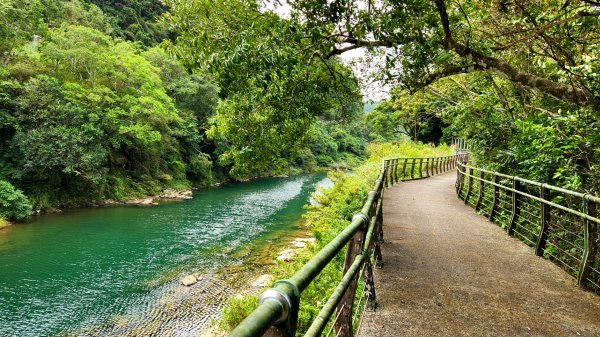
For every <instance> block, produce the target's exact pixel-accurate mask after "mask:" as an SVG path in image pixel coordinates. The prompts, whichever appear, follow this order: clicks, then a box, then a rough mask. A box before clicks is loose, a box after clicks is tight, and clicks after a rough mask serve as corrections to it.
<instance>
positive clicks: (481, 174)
mask: <svg viewBox="0 0 600 337" xmlns="http://www.w3.org/2000/svg"><path fill="white" fill-rule="evenodd" d="M479 178H480V179H481V180H479V195H478V196H477V203H475V210H476V211H479V208H480V207H481V201H482V200H483V194H484V192H485V190H484V189H485V183H484V182H483V180H484V179H485V172H483V171H479Z"/></svg>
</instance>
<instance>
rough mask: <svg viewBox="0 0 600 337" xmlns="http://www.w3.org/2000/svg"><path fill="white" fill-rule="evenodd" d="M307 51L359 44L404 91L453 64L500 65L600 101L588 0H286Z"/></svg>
mask: <svg viewBox="0 0 600 337" xmlns="http://www.w3.org/2000/svg"><path fill="white" fill-rule="evenodd" d="M290 3H291V6H292V8H293V11H292V18H293V20H294V21H295V22H298V23H302V28H301V29H298V30H296V31H294V32H293V35H301V36H303V37H305V38H306V39H307V40H310V41H311V42H312V47H311V48H310V49H311V50H310V53H318V54H319V55H330V56H331V55H338V54H340V53H343V52H345V51H349V50H352V49H357V48H367V49H368V50H369V51H373V52H374V53H373V54H374V55H377V56H379V57H380V59H381V62H379V64H380V65H381V67H380V71H379V72H376V73H375V75H374V76H376V77H378V78H379V79H382V80H387V81H389V82H391V83H394V84H396V85H400V86H402V87H403V88H410V89H411V91H413V92H414V91H415V90H418V89H421V88H423V87H425V86H427V85H429V84H431V83H433V82H434V81H436V80H437V79H440V78H444V77H447V76H452V75H456V74H461V73H474V72H495V73H501V74H503V75H504V76H505V78H507V79H509V80H510V81H512V82H513V83H516V84H519V85H521V86H524V87H528V88H532V89H535V90H538V91H539V92H542V93H544V94H545V95H547V97H554V98H556V99H558V100H561V101H563V102H567V103H569V104H573V105H585V106H593V107H595V108H598V107H600V101H599V100H598V97H599V95H598V91H599V89H600V86H599V83H600V82H598V69H599V68H598V67H599V66H600V62H598V59H599V58H598V56H599V55H598V50H599V48H598V41H599V40H598V37H599V35H598V34H599V32H600V31H599V30H598V17H599V16H600V12H599V11H598V8H597V2H594V1H586V0H577V1H568V2H559V1H544V0H534V1H527V2H520V1H513V2H498V1H461V2H457V1H444V0H435V1H428V0H411V1H402V2H399V1H391V0H384V1H378V2H368V5H365V4H364V3H362V2H359V1H333V2H324V1H322V0H293V1H291V2H290Z"/></svg>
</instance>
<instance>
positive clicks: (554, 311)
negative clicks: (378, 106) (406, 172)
mask: <svg viewBox="0 0 600 337" xmlns="http://www.w3.org/2000/svg"><path fill="white" fill-rule="evenodd" d="M455 177H456V174H453V173H448V174H444V175H440V176H437V177H433V178H428V179H424V180H418V181H411V182H402V183H399V184H397V185H396V186H395V187H393V188H391V189H389V190H387V191H386V194H385V199H384V205H383V210H384V213H383V216H384V226H383V231H384V239H385V243H384V244H383V247H382V249H383V262H384V266H383V269H380V270H376V273H375V284H376V294H377V300H378V304H379V308H378V309H377V310H376V311H374V312H373V311H369V310H367V311H366V312H365V316H364V321H363V324H362V327H361V330H360V332H359V336H373V337H375V336H552V337H553V336H600V296H597V295H595V294H593V293H590V292H586V291H584V290H582V289H580V288H578V287H577V286H576V285H575V280H574V279H573V278H571V277H570V276H569V275H568V274H567V273H566V272H564V271H563V270H562V269H560V268H559V267H558V266H556V265H554V264H553V263H552V262H550V261H548V260H544V259H542V258H540V257H537V256H535V255H534V253H533V250H532V248H529V247H528V246H527V245H525V244H524V243H522V242H521V241H519V240H517V239H515V238H512V237H510V236H508V235H507V234H506V232H505V231H504V230H502V228H500V227H498V226H497V225H495V224H493V223H490V222H489V221H487V219H486V218H485V217H483V216H481V215H478V214H476V213H475V212H474V211H473V209H471V208H470V207H468V206H465V205H464V204H463V202H462V201H461V200H459V199H458V198H457V196H456V193H455V189H454V180H455Z"/></svg>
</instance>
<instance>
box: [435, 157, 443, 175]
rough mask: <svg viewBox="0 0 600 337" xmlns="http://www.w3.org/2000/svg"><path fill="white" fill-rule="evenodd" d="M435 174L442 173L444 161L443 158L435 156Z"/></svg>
mask: <svg viewBox="0 0 600 337" xmlns="http://www.w3.org/2000/svg"><path fill="white" fill-rule="evenodd" d="M435 162H436V164H435V174H440V164H441V163H442V158H439V157H438V158H435Z"/></svg>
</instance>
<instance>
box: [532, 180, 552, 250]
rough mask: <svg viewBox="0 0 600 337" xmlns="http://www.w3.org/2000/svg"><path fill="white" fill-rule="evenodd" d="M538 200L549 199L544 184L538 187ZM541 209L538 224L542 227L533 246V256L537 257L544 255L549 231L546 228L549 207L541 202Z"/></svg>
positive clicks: (548, 218)
mask: <svg viewBox="0 0 600 337" xmlns="http://www.w3.org/2000/svg"><path fill="white" fill-rule="evenodd" d="M540 198H542V199H544V200H549V199H550V191H549V190H548V188H546V184H542V186H540ZM541 207H542V209H541V210H540V211H541V213H540V216H541V219H540V222H541V225H542V226H541V228H540V233H539V235H538V238H537V242H536V244H535V255H537V256H543V255H544V250H545V249H546V243H547V242H548V231H549V230H550V228H549V226H548V225H549V222H550V205H548V204H546V203H545V202H542V205H541Z"/></svg>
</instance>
